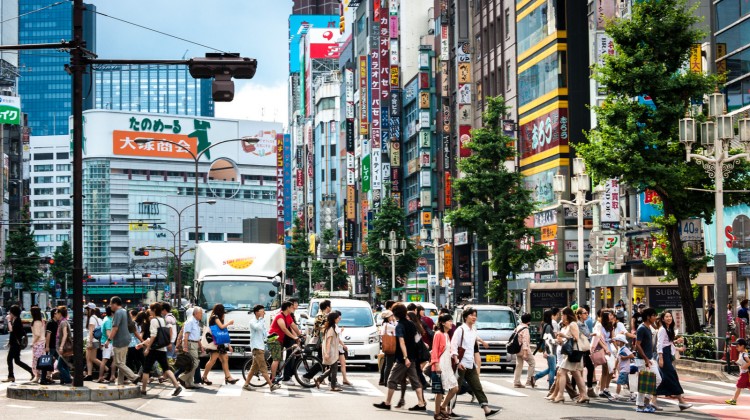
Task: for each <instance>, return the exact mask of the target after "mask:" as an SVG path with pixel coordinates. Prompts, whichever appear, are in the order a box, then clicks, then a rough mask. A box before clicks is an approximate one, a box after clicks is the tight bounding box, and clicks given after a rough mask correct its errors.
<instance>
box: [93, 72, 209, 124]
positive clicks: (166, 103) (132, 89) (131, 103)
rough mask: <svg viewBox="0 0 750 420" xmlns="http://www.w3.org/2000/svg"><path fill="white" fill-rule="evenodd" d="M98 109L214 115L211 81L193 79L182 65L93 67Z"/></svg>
mask: <svg viewBox="0 0 750 420" xmlns="http://www.w3.org/2000/svg"><path fill="white" fill-rule="evenodd" d="M94 81H95V84H94V85H95V88H94V91H95V102H94V107H95V108H96V109H111V110H115V111H132V112H152V113H158V114H174V115H192V116H201V117H213V116H214V101H213V99H212V97H211V80H209V79H194V78H193V77H192V76H191V75H190V73H189V71H188V68H187V66H183V65H153V64H151V65H121V66H97V67H94Z"/></svg>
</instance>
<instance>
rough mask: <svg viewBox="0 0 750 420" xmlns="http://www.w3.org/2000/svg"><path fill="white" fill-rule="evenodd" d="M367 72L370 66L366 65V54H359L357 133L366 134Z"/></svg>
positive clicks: (367, 131)
mask: <svg viewBox="0 0 750 420" xmlns="http://www.w3.org/2000/svg"><path fill="white" fill-rule="evenodd" d="M369 74H370V67H369V66H368V65H367V56H366V55H360V56H359V122H360V124H359V134H360V135H362V136H366V135H367V134H368V133H369V132H370V126H369V124H368V121H369V119H368V118H369V113H370V110H369V108H368V105H369V101H368V97H367V90H368V85H369V79H368V77H369Z"/></svg>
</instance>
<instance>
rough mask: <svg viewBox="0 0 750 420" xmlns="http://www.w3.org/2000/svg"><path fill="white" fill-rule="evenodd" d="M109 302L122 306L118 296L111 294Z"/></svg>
mask: <svg viewBox="0 0 750 420" xmlns="http://www.w3.org/2000/svg"><path fill="white" fill-rule="evenodd" d="M109 303H110V304H113V303H114V304H115V305H117V306H122V299H120V297H119V296H112V299H110V300H109Z"/></svg>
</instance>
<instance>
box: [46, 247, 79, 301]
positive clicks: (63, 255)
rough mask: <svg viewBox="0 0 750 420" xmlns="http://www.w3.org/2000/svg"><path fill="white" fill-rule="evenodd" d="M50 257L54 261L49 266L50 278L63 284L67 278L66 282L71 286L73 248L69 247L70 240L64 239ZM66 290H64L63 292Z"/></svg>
mask: <svg viewBox="0 0 750 420" xmlns="http://www.w3.org/2000/svg"><path fill="white" fill-rule="evenodd" d="M52 258H53V259H54V260H55V263H54V264H52V265H50V267H49V270H50V273H51V274H52V278H53V279H55V281H57V282H58V283H60V284H63V285H64V284H66V283H65V281H66V280H68V283H67V284H68V286H69V287H71V286H72V285H73V282H72V279H73V250H72V249H71V248H70V242H68V241H65V242H63V243H62V245H60V246H58V247H57V249H55V253H54V254H53V256H52ZM62 287H64V286H62ZM67 292H68V291H67V290H65V293H67ZM63 295H64V294H63Z"/></svg>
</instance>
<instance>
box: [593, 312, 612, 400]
mask: <svg viewBox="0 0 750 420" xmlns="http://www.w3.org/2000/svg"><path fill="white" fill-rule="evenodd" d="M610 313H611V311H609V310H607V309H603V310H602V311H601V312H600V313H599V322H597V323H596V325H595V326H594V332H593V333H592V334H591V335H592V336H593V337H594V338H593V339H592V341H591V361H592V362H593V363H594V365H595V366H602V376H601V378H599V397H601V398H608V399H609V398H612V394H611V393H610V392H609V383H610V382H611V381H612V372H611V371H610V370H609V367H608V364H607V358H609V357H614V356H613V355H612V349H611V345H612V338H614V337H613V334H614V329H615V327H614V325H612V321H611V318H610Z"/></svg>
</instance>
